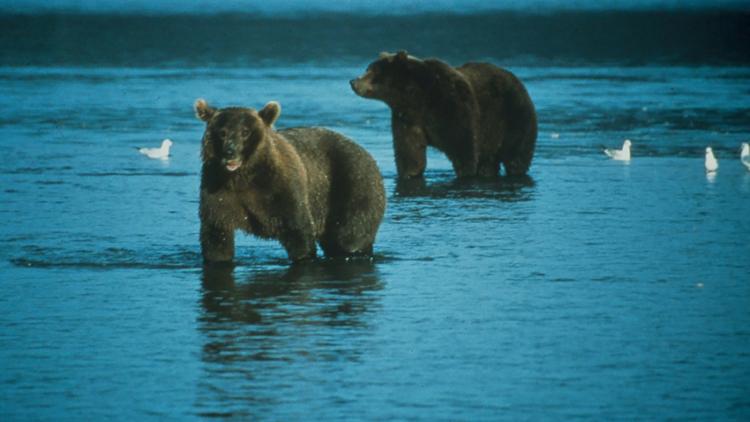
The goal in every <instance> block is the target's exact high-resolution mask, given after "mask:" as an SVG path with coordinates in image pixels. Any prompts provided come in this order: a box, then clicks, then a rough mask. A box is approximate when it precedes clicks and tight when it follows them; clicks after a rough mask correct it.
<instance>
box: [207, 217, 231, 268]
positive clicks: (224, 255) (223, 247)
mask: <svg viewBox="0 0 750 422" xmlns="http://www.w3.org/2000/svg"><path fill="white" fill-rule="evenodd" d="M200 238H201V253H202V255H203V262H205V263H211V264H213V263H216V264H219V263H231V262H232V260H233V259H234V230H228V229H226V228H221V227H219V226H218V225H216V224H212V223H210V222H206V221H202V222H201V232H200Z"/></svg>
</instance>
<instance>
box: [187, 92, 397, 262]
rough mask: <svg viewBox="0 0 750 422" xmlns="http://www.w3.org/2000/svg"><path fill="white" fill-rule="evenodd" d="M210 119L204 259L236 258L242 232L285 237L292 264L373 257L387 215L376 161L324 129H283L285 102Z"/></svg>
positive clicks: (209, 114)
mask: <svg viewBox="0 0 750 422" xmlns="http://www.w3.org/2000/svg"><path fill="white" fill-rule="evenodd" d="M195 112H196V114H197V116H198V118H200V119H201V120H203V121H204V122H206V131H205V133H204V135H203V146H202V155H203V168H202V175H201V189H200V219H201V231H200V240H201V250H202V253H203V259H204V261H206V262H209V263H213V262H231V261H232V259H233V257H234V231H235V230H236V229H242V230H244V231H246V232H248V233H252V234H255V235H257V236H259V237H263V238H273V239H278V240H279V241H280V242H281V244H282V245H283V246H284V248H286V251H287V253H288V255H289V258H290V259H292V260H293V261H299V260H304V259H310V258H314V257H315V255H316V241H317V242H318V243H320V246H321V248H322V249H323V251H324V252H325V254H326V255H327V256H350V255H369V254H372V245H373V243H374V241H375V234H376V233H377V230H378V227H379V225H380V221H381V220H382V218H383V213H384V210H385V191H384V189H383V181H382V179H381V176H380V171H379V170H378V167H377V165H376V164H375V160H373V158H372V157H371V156H370V154H368V153H367V152H366V151H365V150H364V149H363V148H362V147H360V146H359V145H357V144H355V143H354V142H352V141H350V140H349V139H347V138H346V137H345V136H343V135H341V134H338V133H336V132H332V131H330V130H327V129H322V128H296V129H287V130H281V131H278V132H277V131H276V130H274V129H273V124H274V122H275V121H276V119H277V118H278V117H279V114H280V112H281V108H280V106H279V104H278V103H276V102H270V103H268V104H267V105H266V106H265V107H264V108H263V109H262V110H260V111H257V112H256V111H255V110H253V109H250V108H240V107H230V108H224V109H216V108H213V107H210V106H209V105H208V104H206V102H205V101H204V100H198V101H196V103H195Z"/></svg>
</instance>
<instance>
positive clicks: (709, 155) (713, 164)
mask: <svg viewBox="0 0 750 422" xmlns="http://www.w3.org/2000/svg"><path fill="white" fill-rule="evenodd" d="M718 169H719V162H718V161H716V157H714V150H712V149H711V147H706V173H713V172H715V171H716V170H718Z"/></svg>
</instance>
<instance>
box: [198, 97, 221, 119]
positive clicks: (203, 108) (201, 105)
mask: <svg viewBox="0 0 750 422" xmlns="http://www.w3.org/2000/svg"><path fill="white" fill-rule="evenodd" d="M215 113H216V109H215V108H213V107H210V106H209V105H208V103H206V100H204V99H203V98H198V99H197V100H195V115H196V116H198V118H199V119H201V120H203V121H204V122H207V121H209V120H211V118H212V117H213V116H214V114H215Z"/></svg>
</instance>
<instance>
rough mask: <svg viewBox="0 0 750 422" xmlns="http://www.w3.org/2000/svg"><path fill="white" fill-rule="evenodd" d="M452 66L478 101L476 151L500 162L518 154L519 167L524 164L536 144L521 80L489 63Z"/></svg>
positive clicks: (528, 99) (533, 120)
mask: <svg viewBox="0 0 750 422" xmlns="http://www.w3.org/2000/svg"><path fill="white" fill-rule="evenodd" d="M456 70H457V71H458V72H460V73H461V74H462V75H463V76H464V77H465V78H466V79H467V81H468V82H469V84H470V85H471V86H472V90H473V92H474V96H475V98H476V101H477V103H478V104H479V109H480V123H479V125H480V127H479V136H480V138H481V139H482V142H481V145H482V150H481V151H480V155H482V156H486V157H494V156H497V157H498V158H499V160H500V161H503V162H506V161H507V160H509V159H515V158H516V157H519V158H520V159H521V161H522V162H523V164H522V165H520V167H524V168H528V165H529V164H530V162H531V157H532V156H533V153H534V146H535V144H536V134H537V121H536V110H535V109H534V103H533V102H532V101H531V97H530V96H529V93H528V91H526V88H525V87H524V85H523V83H522V82H521V81H520V80H519V79H518V78H517V77H516V76H515V75H514V74H513V73H511V72H509V71H507V70H505V69H503V68H500V67H497V66H495V65H493V64H489V63H466V64H464V65H463V66H461V67H458V68H457V69H456ZM498 134H502V137H500V136H498ZM497 142H500V150H499V151H498V150H496V145H497ZM506 164H507V163H506ZM506 170H508V169H507V168H506ZM523 172H525V169H523Z"/></svg>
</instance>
